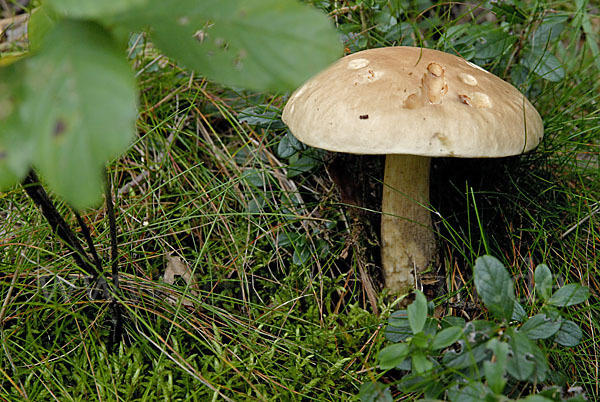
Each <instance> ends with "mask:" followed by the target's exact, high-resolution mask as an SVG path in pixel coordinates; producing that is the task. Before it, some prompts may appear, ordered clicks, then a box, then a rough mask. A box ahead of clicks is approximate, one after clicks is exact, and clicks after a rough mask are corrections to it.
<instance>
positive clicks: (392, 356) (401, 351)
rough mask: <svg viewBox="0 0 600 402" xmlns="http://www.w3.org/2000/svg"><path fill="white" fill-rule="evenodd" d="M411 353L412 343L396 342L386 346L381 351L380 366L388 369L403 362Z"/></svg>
mask: <svg viewBox="0 0 600 402" xmlns="http://www.w3.org/2000/svg"><path fill="white" fill-rule="evenodd" d="M409 354H410V344H408V343H396V344H393V345H390V346H386V347H385V348H383V349H381V351H380V352H379V367H380V368H381V369H382V370H387V369H391V368H394V367H396V366H397V365H399V364H400V363H402V362H403V361H404V360H406V358H407V357H408V355H409Z"/></svg>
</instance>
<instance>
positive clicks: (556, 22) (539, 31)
mask: <svg viewBox="0 0 600 402" xmlns="http://www.w3.org/2000/svg"><path fill="white" fill-rule="evenodd" d="M567 20H568V16H566V15H560V14H550V15H548V16H546V17H544V19H543V21H542V23H541V24H540V25H538V27H537V28H536V30H535V31H534V32H533V34H532V35H531V36H530V39H529V42H530V43H531V46H533V47H536V48H545V47H546V46H548V45H550V44H552V43H553V41H555V40H556V38H557V37H558V36H559V35H560V33H561V32H562V31H563V30H564V29H565V22H567Z"/></svg>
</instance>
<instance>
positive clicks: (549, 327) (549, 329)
mask: <svg viewBox="0 0 600 402" xmlns="http://www.w3.org/2000/svg"><path fill="white" fill-rule="evenodd" d="M561 322H562V320H560V319H559V320H552V319H551V318H550V317H548V316H547V315H546V314H536V315H534V316H533V317H531V318H530V319H528V320H527V321H525V324H523V326H521V328H520V330H519V332H521V333H524V334H525V335H527V337H528V338H529V339H546V338H550V337H551V336H552V335H554V334H555V333H556V331H558V329H559V328H560V326H561Z"/></svg>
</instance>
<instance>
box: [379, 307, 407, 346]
mask: <svg viewBox="0 0 600 402" xmlns="http://www.w3.org/2000/svg"><path fill="white" fill-rule="evenodd" d="M388 322H389V325H387V326H386V327H385V338H386V339H387V340H388V341H392V342H400V341H404V340H406V339H407V338H409V337H410V336H411V335H412V331H411V329H410V324H409V322H408V313H407V311H406V310H398V311H394V312H393V313H392V314H391V315H390V318H389V320H388Z"/></svg>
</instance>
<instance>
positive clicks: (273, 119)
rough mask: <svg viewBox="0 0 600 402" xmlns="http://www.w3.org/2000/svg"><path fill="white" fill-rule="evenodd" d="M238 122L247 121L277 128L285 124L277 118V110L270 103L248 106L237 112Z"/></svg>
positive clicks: (254, 124)
mask: <svg viewBox="0 0 600 402" xmlns="http://www.w3.org/2000/svg"><path fill="white" fill-rule="evenodd" d="M238 120H239V122H240V123H248V124H249V125H251V126H257V127H263V128H270V129H278V128H284V127H285V124H284V123H283V122H282V121H281V119H280V118H279V110H278V109H277V108H275V107H274V106H271V105H257V106H252V107H248V108H246V109H244V110H242V111H240V112H239V113H238Z"/></svg>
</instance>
